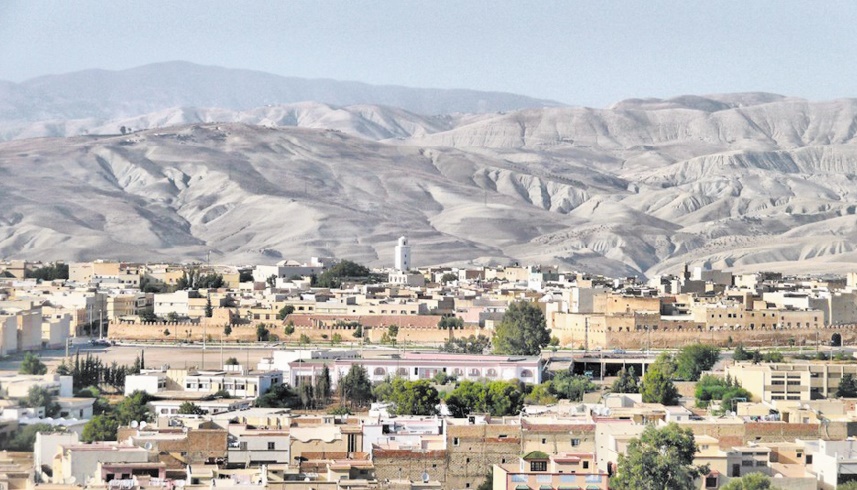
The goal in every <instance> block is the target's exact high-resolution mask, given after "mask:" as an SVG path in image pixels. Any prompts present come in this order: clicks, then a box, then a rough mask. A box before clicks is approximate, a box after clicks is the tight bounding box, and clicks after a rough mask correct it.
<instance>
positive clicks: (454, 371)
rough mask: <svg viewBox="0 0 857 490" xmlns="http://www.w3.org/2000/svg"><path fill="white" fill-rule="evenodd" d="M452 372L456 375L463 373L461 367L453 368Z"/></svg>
mask: <svg viewBox="0 0 857 490" xmlns="http://www.w3.org/2000/svg"><path fill="white" fill-rule="evenodd" d="M452 374H454V375H456V376H462V375H463V374H464V370H463V369H461V368H455V369H453V370H452Z"/></svg>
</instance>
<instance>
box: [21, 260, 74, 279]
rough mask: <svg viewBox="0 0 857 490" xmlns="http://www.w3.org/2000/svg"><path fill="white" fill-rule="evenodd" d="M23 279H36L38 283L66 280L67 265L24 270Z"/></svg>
mask: <svg viewBox="0 0 857 490" xmlns="http://www.w3.org/2000/svg"><path fill="white" fill-rule="evenodd" d="M24 277H27V278H32V279H38V280H40V281H54V280H57V279H68V264H62V263H56V264H51V265H45V266H42V267H39V268H38V269H33V270H25V271H24Z"/></svg>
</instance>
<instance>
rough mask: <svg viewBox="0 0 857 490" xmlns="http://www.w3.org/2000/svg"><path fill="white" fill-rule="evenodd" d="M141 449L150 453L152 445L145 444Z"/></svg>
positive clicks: (149, 443)
mask: <svg viewBox="0 0 857 490" xmlns="http://www.w3.org/2000/svg"><path fill="white" fill-rule="evenodd" d="M143 447H145V448H146V450H147V451H151V450H152V443H151V442H147V443H146V444H144V445H143Z"/></svg>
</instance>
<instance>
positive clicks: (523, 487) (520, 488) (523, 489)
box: [515, 485, 530, 490]
mask: <svg viewBox="0 0 857 490" xmlns="http://www.w3.org/2000/svg"><path fill="white" fill-rule="evenodd" d="M515 490H530V487H528V486H527V485H518V486H516V487H515Z"/></svg>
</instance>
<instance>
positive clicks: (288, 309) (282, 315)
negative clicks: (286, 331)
mask: <svg viewBox="0 0 857 490" xmlns="http://www.w3.org/2000/svg"><path fill="white" fill-rule="evenodd" d="M294 312H295V307H294V306H292V305H285V306H283V307H282V308H280V311H278V312H277V320H285V319H286V317H287V316H289V315H291V314H292V313H294Z"/></svg>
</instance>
